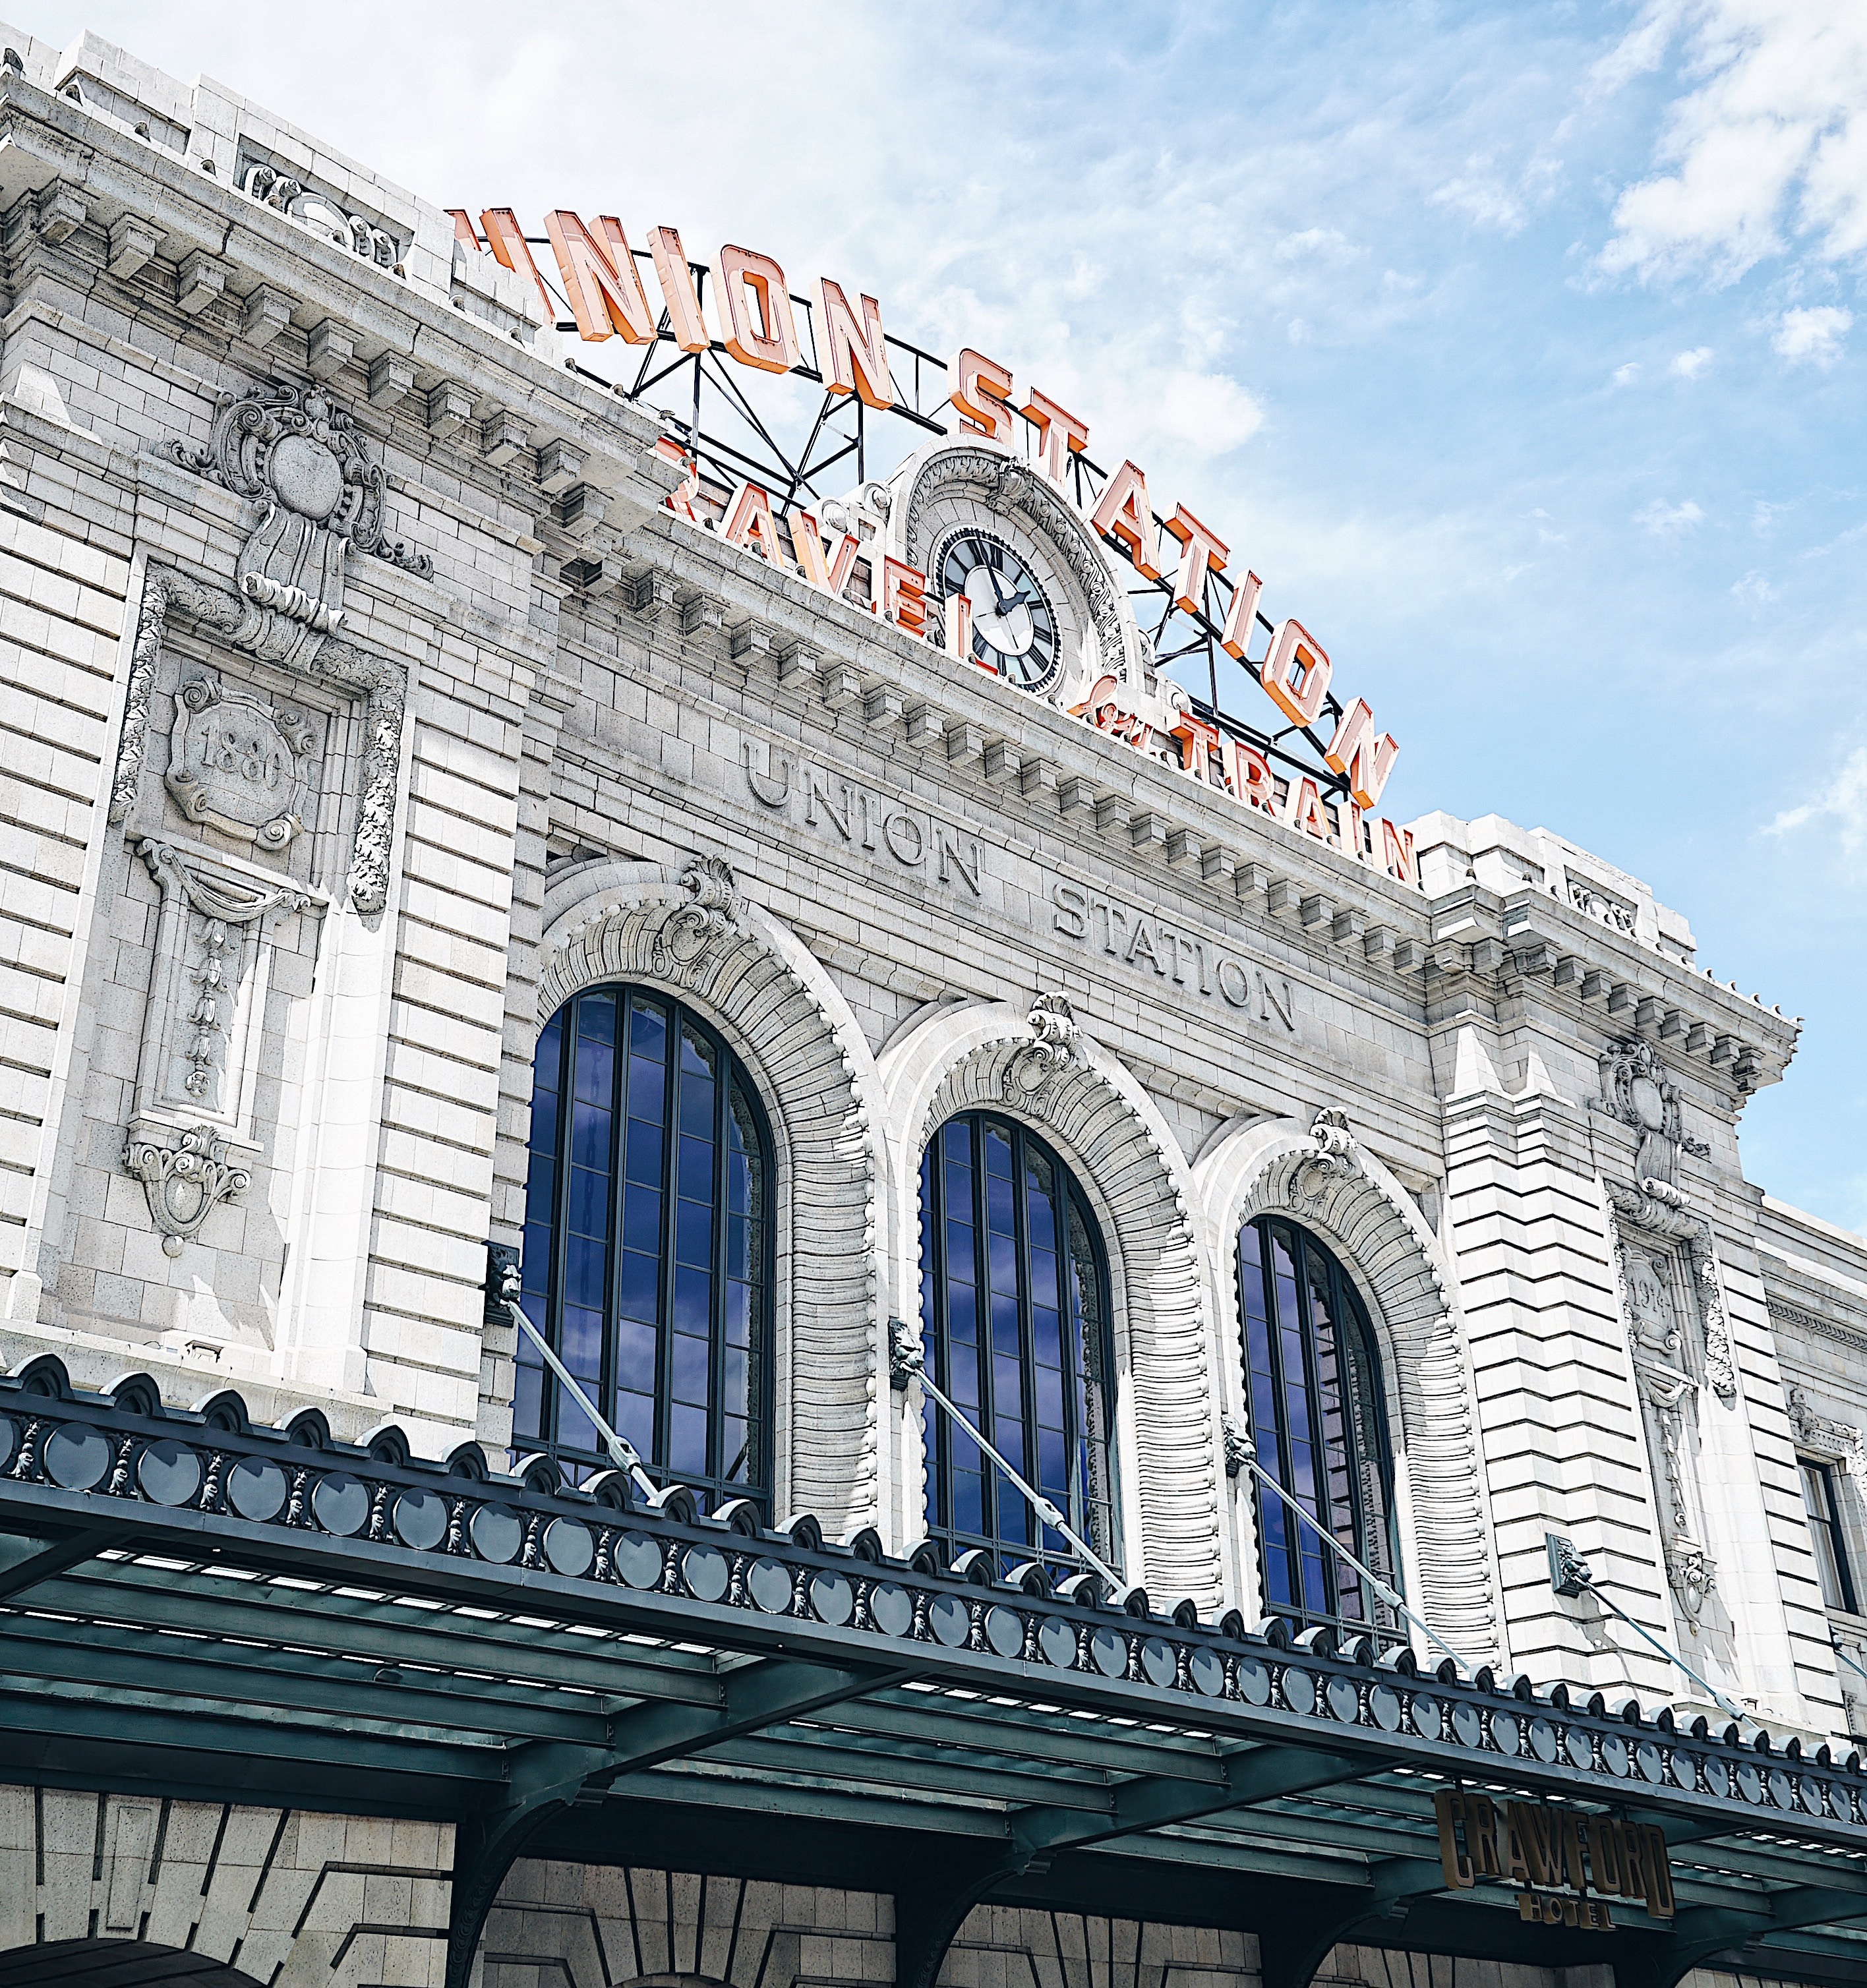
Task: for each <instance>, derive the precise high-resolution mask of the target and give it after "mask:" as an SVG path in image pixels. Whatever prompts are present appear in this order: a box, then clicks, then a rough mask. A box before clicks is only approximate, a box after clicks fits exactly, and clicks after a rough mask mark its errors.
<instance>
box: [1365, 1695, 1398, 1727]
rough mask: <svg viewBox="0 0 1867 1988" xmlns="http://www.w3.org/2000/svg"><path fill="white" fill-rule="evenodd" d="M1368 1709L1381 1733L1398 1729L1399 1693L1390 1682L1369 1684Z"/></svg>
mask: <svg viewBox="0 0 1867 1988" xmlns="http://www.w3.org/2000/svg"><path fill="white" fill-rule="evenodd" d="M1400 1711H1401V1706H1400V1694H1399V1692H1397V1691H1396V1690H1395V1689H1394V1687H1393V1686H1392V1685H1391V1684H1377V1685H1369V1687H1368V1712H1369V1713H1370V1715H1371V1716H1372V1718H1373V1719H1374V1722H1375V1724H1376V1725H1377V1726H1379V1727H1380V1729H1382V1732H1383V1733H1398V1732H1399V1730H1400Z"/></svg>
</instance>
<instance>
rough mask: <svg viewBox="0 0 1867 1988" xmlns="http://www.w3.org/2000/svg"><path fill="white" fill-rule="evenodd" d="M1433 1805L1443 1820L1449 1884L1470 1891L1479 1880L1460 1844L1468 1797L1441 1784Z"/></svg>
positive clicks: (1443, 1865) (1442, 1859) (1442, 1864)
mask: <svg viewBox="0 0 1867 1988" xmlns="http://www.w3.org/2000/svg"><path fill="white" fill-rule="evenodd" d="M1432 1808H1433V1813H1434V1814H1436V1816H1437V1817H1439V1868H1440V1869H1441V1870H1442V1871H1444V1872H1445V1874H1446V1888H1447V1889H1448V1890H1449V1891H1453V1892H1467V1891H1470V1889H1471V1888H1472V1885H1473V1883H1474V1882H1475V1881H1476V1880H1475V1878H1474V1877H1473V1871H1472V1860H1471V1858H1470V1857H1468V1856H1467V1855H1466V1854H1465V1852H1464V1851H1462V1850H1461V1849H1460V1848H1459V1838H1458V1825H1459V1824H1460V1823H1461V1822H1463V1821H1464V1820H1465V1797H1463V1795H1462V1794H1459V1793H1458V1792H1457V1791H1456V1790H1454V1789H1452V1788H1441V1789H1439V1790H1438V1791H1437V1792H1436V1794H1434V1796H1433V1797H1432ZM1526 1902H1527V1901H1526Z"/></svg>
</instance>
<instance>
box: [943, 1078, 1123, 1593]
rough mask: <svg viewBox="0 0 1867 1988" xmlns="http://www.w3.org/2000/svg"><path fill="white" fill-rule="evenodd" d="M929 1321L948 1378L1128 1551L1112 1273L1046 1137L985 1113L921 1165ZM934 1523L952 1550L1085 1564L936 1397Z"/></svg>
mask: <svg viewBox="0 0 1867 1988" xmlns="http://www.w3.org/2000/svg"><path fill="white" fill-rule="evenodd" d="M921 1239H922V1240H921V1326H922V1341H923V1344H924V1346H925V1352H926V1357H927V1360H928V1364H929V1366H930V1368H931V1369H932V1374H933V1377H934V1378H935V1381H937V1382H938V1383H939V1385H940V1387H941V1388H943V1389H944V1390H945V1392H946V1393H947V1394H949V1395H951V1396H952V1398H953V1399H954V1401H956V1402H957V1403H958V1404H959V1406H960V1408H962V1410H964V1412H965V1413H966V1418H967V1420H968V1421H969V1422H972V1424H973V1425H974V1426H975V1427H976V1428H977V1429H978V1430H979V1432H980V1434H981V1435H983V1436H985V1437H986V1439H987V1440H988V1441H989V1442H990V1443H991V1444H992V1445H993V1447H994V1448H995V1449H997V1450H998V1451H999V1452H1000V1453H1001V1454H1002V1455H1004V1456H1005V1457H1006V1459H1008V1460H1009V1461H1010V1462H1012V1463H1013V1464H1015V1465H1016V1466H1017V1469H1018V1470H1019V1472H1020V1473H1021V1474H1022V1475H1023V1476H1024V1477H1025V1478H1027V1479H1028V1480H1029V1481H1030V1483H1033V1484H1035V1485H1037V1486H1038V1488H1039V1489H1041V1490H1042V1491H1043V1493H1044V1495H1045V1496H1047V1498H1049V1499H1050V1500H1051V1501H1052V1502H1053V1503H1054V1504H1055V1505H1056V1506H1057V1508H1058V1510H1060V1511H1063V1512H1065V1513H1068V1515H1069V1519H1070V1525H1071V1526H1073V1527H1074V1529H1075V1530H1076V1531H1077V1532H1078V1533H1081V1536H1082V1537H1084V1539H1086V1540H1087V1541H1088V1542H1089V1543H1090V1544H1091V1546H1092V1547H1094V1549H1095V1550H1096V1551H1097V1553H1098V1554H1100V1555H1101V1557H1102V1558H1103V1559H1104V1560H1109V1561H1111V1562H1114V1560H1115V1559H1116V1547H1115V1539H1114V1530H1115V1527H1114V1490H1113V1486H1112V1483H1111V1468H1110V1466H1111V1444H1110V1440H1109V1428H1110V1423H1111V1419H1112V1415H1111V1411H1112V1409H1113V1406H1114V1386H1113V1384H1112V1381H1111V1375H1112V1374H1113V1371H1114V1359H1113V1357H1112V1353H1113V1341H1112V1336H1111V1330H1110V1324H1109V1310H1108V1272H1107V1270H1106V1269H1105V1267H1104V1263H1103V1259H1102V1248H1101V1239H1100V1237H1099V1236H1098V1235H1097V1233H1096V1228H1095V1224H1094V1221H1093V1219H1091V1215H1090V1213H1089V1209H1088V1205H1087V1203H1086V1202H1084V1199H1083V1196H1082V1193H1081V1190H1080V1189H1079V1188H1077V1185H1076V1183H1075V1182H1074V1181H1073V1180H1071V1179H1070V1175H1069V1173H1068V1171H1067V1169H1066V1168H1064V1165H1063V1163H1062V1162H1061V1161H1060V1160H1059V1159H1058V1158H1057V1156H1056V1155H1055V1154H1054V1153H1053V1152H1052V1151H1050V1148H1048V1147H1047V1146H1046V1145H1045V1144H1043V1141H1041V1140H1039V1139H1037V1138H1033V1136H1032V1135H1031V1134H1030V1133H1028V1132H1027V1131H1024V1130H1023V1128H1022V1127H1020V1126H1017V1125H1014V1124H1011V1123H1010V1121H1007V1120H1005V1119H1002V1118H995V1117H990V1116H989V1115H988V1114H985V1113H983V1112H975V1113H972V1114H969V1115H968V1116H966V1117H960V1118H953V1119H950V1120H949V1121H948V1122H947V1123H946V1124H944V1125H943V1126H942V1127H941V1128H940V1130H939V1132H938V1133H936V1134H935V1136H934V1138H933V1140H932V1142H931V1144H929V1145H928V1149H927V1151H926V1154H925V1156H924V1157H923V1158H922V1161H921ZM925 1431H926V1435H927V1438H928V1443H927V1456H928V1489H927V1520H928V1531H929V1532H930V1533H932V1536H933V1537H935V1539H937V1540H939V1541H940V1542H941V1543H942V1545H943V1546H944V1547H945V1548H946V1550H947V1552H948V1553H949V1555H952V1554H959V1553H962V1552H964V1551H965V1550H966V1549H967V1548H968V1547H986V1548H988V1549H989V1550H992V1551H993V1552H994V1553H996V1554H999V1556H1000V1558H1001V1561H1002V1564H1003V1565H1004V1566H1006V1567H1009V1566H1010V1565H1012V1564H1016V1562H1019V1561H1021V1560H1033V1559H1041V1560H1047V1561H1050V1562H1053V1563H1055V1564H1058V1565H1066V1564H1067V1565H1071V1566H1074V1564H1075V1563H1074V1550H1073V1549H1072V1548H1071V1547H1070V1545H1069V1543H1067V1541H1066V1540H1064V1538H1063V1537H1062V1535H1061V1534H1060V1533H1057V1531H1056V1530H1054V1528H1052V1527H1050V1526H1042V1525H1040V1523H1039V1521H1038V1520H1037V1516H1036V1515H1035V1514H1034V1513H1033V1512H1032V1511H1031V1510H1030V1506H1029V1505H1028V1503H1027V1501H1026V1499H1025V1498H1024V1497H1023V1494H1022V1493H1020V1491H1019V1489H1018V1488H1017V1486H1016V1485H1015V1484H1013V1483H1012V1482H1011V1481H1010V1479H1009V1478H1007V1477H1006V1476H1005V1475H1004V1473H1003V1472H1002V1471H1000V1470H999V1469H998V1468H997V1467H996V1466H995V1465H994V1464H993V1462H992V1461H991V1459H989V1457H986V1456H985V1455H983V1454H982V1453H981V1452H980V1450H979V1445H977V1444H976V1443H975V1442H973V1441H972V1438H971V1437H970V1436H969V1435H966V1433H965V1432H963V1431H962V1430H961V1429H959V1428H955V1426H954V1425H953V1424H952V1419H951V1418H950V1417H949V1416H948V1415H947V1414H946V1413H945V1411H944V1410H942V1408H939V1407H938V1406H937V1405H935V1404H933V1403H932V1402H930V1403H929V1404H928V1410H927V1415H926V1421H925Z"/></svg>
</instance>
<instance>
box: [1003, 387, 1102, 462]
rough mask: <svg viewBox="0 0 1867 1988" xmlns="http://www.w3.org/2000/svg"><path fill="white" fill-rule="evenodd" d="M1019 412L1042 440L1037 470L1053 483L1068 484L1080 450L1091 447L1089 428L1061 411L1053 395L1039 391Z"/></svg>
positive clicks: (1065, 411)
mask: <svg viewBox="0 0 1867 1988" xmlns="http://www.w3.org/2000/svg"><path fill="white" fill-rule="evenodd" d="M1019 412H1020V414H1023V417H1024V418H1025V419H1026V420H1027V421H1030V422H1031V423H1033V424H1034V425H1035V426H1036V428H1037V435H1038V439H1039V440H1040V441H1041V442H1042V444H1043V453H1042V454H1041V455H1040V456H1039V457H1038V458H1037V467H1038V468H1040V469H1041V470H1042V471H1043V473H1044V475H1046V476H1047V477H1048V478H1050V481H1051V482H1053V483H1064V482H1068V480H1069V476H1070V457H1071V456H1072V455H1074V454H1075V453H1076V451H1077V450H1078V449H1080V448H1085V447H1087V444H1088V441H1089V431H1088V429H1087V427H1085V426H1084V424H1083V423H1082V422H1081V421H1078V420H1077V418H1076V416H1075V415H1074V414H1070V413H1069V412H1068V411H1067V410H1066V409H1064V408H1062V407H1059V406H1058V405H1057V403H1056V402H1055V401H1053V400H1052V399H1051V398H1050V395H1049V394H1040V393H1039V392H1038V391H1037V388H1036V387H1032V389H1031V393H1030V399H1029V400H1028V401H1026V402H1025V404H1024V405H1023V407H1021V408H1020V410H1019Z"/></svg>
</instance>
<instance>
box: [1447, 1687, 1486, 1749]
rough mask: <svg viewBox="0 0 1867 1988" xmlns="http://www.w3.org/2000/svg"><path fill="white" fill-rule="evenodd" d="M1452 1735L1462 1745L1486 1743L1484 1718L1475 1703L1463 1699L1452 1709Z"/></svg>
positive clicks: (1481, 1744)
mask: <svg viewBox="0 0 1867 1988" xmlns="http://www.w3.org/2000/svg"><path fill="white" fill-rule="evenodd" d="M1452 1736H1453V1738H1454V1739H1456V1740H1457V1741H1458V1743H1459V1745H1460V1746H1483V1744H1484V1719H1483V1716H1482V1715H1481V1714H1480V1712H1479V1709H1478V1708H1477V1706H1475V1705H1468V1704H1466V1702H1465V1701H1464V1700H1463V1699H1459V1700H1457V1701H1456V1702H1455V1703H1454V1704H1453V1709H1452Z"/></svg>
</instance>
